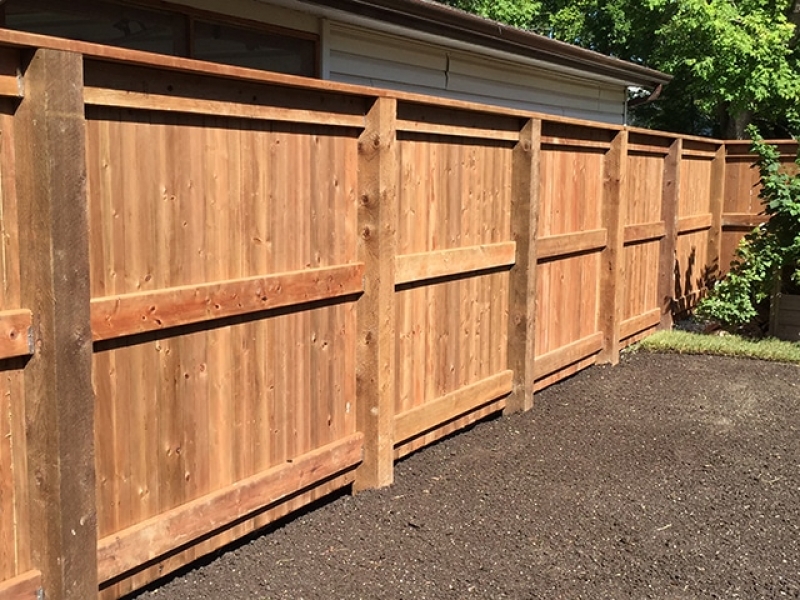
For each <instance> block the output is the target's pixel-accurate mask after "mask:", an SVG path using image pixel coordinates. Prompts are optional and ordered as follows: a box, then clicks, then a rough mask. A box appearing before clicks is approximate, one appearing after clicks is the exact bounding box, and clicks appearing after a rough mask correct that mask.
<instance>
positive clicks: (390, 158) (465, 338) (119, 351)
mask: <svg viewBox="0 0 800 600" xmlns="http://www.w3.org/2000/svg"><path fill="white" fill-rule="evenodd" d="M0 44H2V49H0V97H2V99H1V100H0V154H1V155H2V164H1V165H0V208H2V214H1V215H0V227H1V228H2V247H1V248H2V265H0V269H2V275H3V286H2V289H1V290H0V309H1V310H0V325H2V333H3V338H2V340H1V341H0V357H1V359H0V368H2V383H0V385H2V387H3V389H2V394H0V408H2V411H0V423H2V431H1V432H0V433H2V435H0V526H1V527H0V599H2V600H7V599H9V598H34V597H36V593H37V591H38V590H40V589H42V588H44V589H45V590H46V592H47V597H48V598H81V599H85V598H88V597H91V596H93V595H94V594H95V592H96V590H97V589H98V586H99V589H100V590H101V595H102V596H103V597H106V598H115V597H118V596H120V595H122V594H124V593H127V592H129V591H131V590H134V589H136V588H138V587H141V586H142V585H144V584H146V583H148V582H151V581H153V580H155V579H157V578H158V577H160V576H162V575H164V574H167V573H169V572H170V571H173V570H175V569H176V568H178V567H180V566H183V565H185V564H187V563H188V562H190V561H191V560H193V559H194V558H196V557H199V556H201V555H203V554H206V553H208V552H210V551H212V550H213V549H215V548H218V547H220V546H222V545H224V544H226V543H228V542H230V541H232V540H234V539H237V538H240V537H242V536H243V535H245V534H247V533H249V532H251V531H253V530H254V529H257V528H259V527H262V526H264V525H265V524H267V523H270V522H272V521H274V520H275V519H277V518H279V517H281V516H283V515H285V514H288V513H289V512H291V511H292V510H295V509H297V508H298V507H301V506H303V505H306V504H308V503H309V502H311V501H313V500H314V499H316V498H319V497H321V496H324V495H326V494H328V493H330V492H332V491H334V490H336V489H340V488H343V487H345V486H348V485H350V484H353V485H354V488H355V489H356V490H359V489H365V488H369V487H376V486H381V485H387V484H389V483H391V481H392V477H393V462H394V460H395V459H397V458H399V457H401V456H403V455H406V454H408V453H409V452H412V451H414V450H416V449H418V448H421V447H423V446H425V445H426V444H429V443H431V442H432V441H434V440H436V439H439V438H441V437H442V436H444V435H447V434H449V433H451V432H453V431H456V430H458V429H460V428H463V427H465V426H466V425H468V424H470V423H473V422H475V421H477V420H479V419H481V418H484V417H485V416H487V415H490V414H492V413H496V412H497V411H500V410H503V409H506V410H525V409H527V408H530V406H531V403H532V401H533V392H534V390H536V389H540V388H543V387H545V386H547V385H550V384H552V383H553V382H555V381H558V380H560V379H563V378H564V377H567V376H569V375H571V374H572V373H575V372H576V371H578V370H580V369H582V368H584V367H586V366H588V365H591V364H594V363H595V362H597V361H602V362H611V363H614V362H616V361H617V360H618V357H619V352H620V349H621V348H623V347H624V346H626V345H628V344H630V343H632V342H634V341H636V340H638V339H641V338H642V337H643V336H645V335H647V334H649V333H651V332H652V331H654V330H655V329H657V328H659V327H668V326H670V325H671V319H672V315H673V313H674V312H680V311H683V310H686V309H687V308H690V307H691V306H692V305H693V304H694V303H695V302H696V301H697V299H698V297H699V295H700V294H702V292H703V290H704V289H705V286H706V285H707V282H708V281H709V279H710V278H713V277H714V276H716V275H718V273H719V271H720V266H722V267H724V266H725V265H726V264H727V262H728V260H729V257H730V255H731V253H732V250H733V248H734V246H735V243H736V241H737V240H738V238H740V237H741V236H742V235H743V234H744V233H746V231H747V230H748V228H750V227H752V226H753V225H755V224H756V223H757V222H759V221H760V219H761V217H759V216H758V212H759V211H760V206H759V203H758V201H757V189H756V188H755V187H754V186H755V184H756V182H757V175H754V171H753V169H752V168H751V162H752V157H751V156H750V155H749V154H748V153H747V146H746V145H743V144H742V143H738V142H735V143H729V142H722V141H718V140H707V139H700V138H687V137H679V136H675V135H671V134H666V133H660V132H653V131H643V130H635V129H626V128H621V127H614V126H608V125H603V124H597V123H588V122H578V121H570V120H564V119H557V118H552V117H548V116H544V115H538V114H531V113H524V112H520V111H517V112H514V111H508V110H505V109H493V108H490V107H485V106H478V105H471V104H466V103H462V102H455V101H448V100H442V99H435V98H427V97H421V96H414V95H407V94H398V93H392V92H384V91H377V90H372V89H366V88H359V87H353V86H345V85H339V84H332V83H328V82H319V81H310V80H304V79H300V78H293V77H288V76H281V75H275V74H268V73H260V72H254V71H248V70H243V69H237V68H233V67H226V66H221V65H208V64H205V63H199V62H194V61H190V60H184V59H178V58H168V57H156V56H152V55H148V54H143V53H136V52H130V51H124V50H119V49H112V48H106V47H101V46H93V45H88V44H81V43H76V42H67V41H62V40H55V39H50V38H44V37H37V36H32V35H27V34H20V33H15V32H9V31H2V32H0ZM793 149H794V146H792V147H791V150H793ZM788 150H789V147H788V145H787V157H788V154H789V153H788ZM787 160H788V158H787Z"/></svg>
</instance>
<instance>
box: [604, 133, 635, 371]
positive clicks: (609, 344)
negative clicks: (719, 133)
mask: <svg viewBox="0 0 800 600" xmlns="http://www.w3.org/2000/svg"><path fill="white" fill-rule="evenodd" d="M627 162H628V131H627V130H623V131H620V132H619V133H617V135H616V136H614V140H613V141H612V142H611V148H610V149H609V151H608V153H607V154H606V159H605V178H604V185H603V227H605V229H606V231H607V236H608V237H607V242H606V247H605V249H604V250H603V253H602V255H601V259H600V260H601V265H602V267H601V275H600V302H599V306H600V311H601V313H600V327H601V330H602V332H603V349H602V350H601V351H600V354H599V355H598V357H597V362H599V363H611V364H612V365H615V364H617V363H618V362H619V349H620V336H621V333H620V326H621V324H622V299H623V293H624V287H623V285H622V283H623V281H624V279H625V256H624V254H623V252H624V243H625V214H624V213H625V198H624V195H625V185H626V184H625V173H626V171H627Z"/></svg>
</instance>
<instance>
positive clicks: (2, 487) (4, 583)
mask: <svg viewBox="0 0 800 600" xmlns="http://www.w3.org/2000/svg"><path fill="white" fill-rule="evenodd" d="M19 67H20V56H19V53H17V52H15V51H11V50H2V51H0V235H1V236H2V243H0V259H2V260H0V275H2V286H0V333H2V336H1V337H0V598H3V597H6V595H8V596H9V597H10V596H12V595H14V594H19V595H23V594H29V595H30V596H31V597H32V596H33V594H34V593H35V591H36V590H37V589H38V588H40V587H41V581H40V577H39V574H38V572H37V571H34V570H33V563H32V562H31V558H32V557H31V537H30V529H29V526H30V512H29V497H28V466H27V445H26V426H25V372H24V369H25V364H26V359H27V356H28V355H30V354H31V353H32V351H33V348H32V347H31V337H30V333H31V332H30V328H31V325H32V314H31V312H30V311H29V310H27V309H25V307H23V306H22V302H21V297H20V238H19V235H20V232H19V223H18V207H17V193H16V183H15V164H16V161H15V128H14V114H15V110H16V102H15V100H14V98H16V97H17V95H18V93H19V82H18V79H17V69H18V68H19Z"/></svg>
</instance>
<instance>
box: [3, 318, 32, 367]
mask: <svg viewBox="0 0 800 600" xmlns="http://www.w3.org/2000/svg"><path fill="white" fill-rule="evenodd" d="M32 326H33V314H32V313H31V311H29V310H25V309H21V310H4V311H0V360H2V359H4V358H13V357H15V356H28V355H30V354H33V331H32V329H31V328H32Z"/></svg>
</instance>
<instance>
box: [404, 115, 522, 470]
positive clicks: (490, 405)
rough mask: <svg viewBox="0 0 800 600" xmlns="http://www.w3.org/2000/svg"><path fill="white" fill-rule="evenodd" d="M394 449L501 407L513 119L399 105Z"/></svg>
mask: <svg viewBox="0 0 800 600" xmlns="http://www.w3.org/2000/svg"><path fill="white" fill-rule="evenodd" d="M398 117H399V118H398V165H399V167H398V173H397V177H398V224H397V254H398V256H397V260H396V264H397V273H396V283H397V293H396V322H397V326H396V331H397V338H396V340H397V341H396V344H397V346H396V347H397V364H398V365H401V366H400V367H399V368H398V372H397V378H396V401H395V407H394V411H395V443H396V445H397V450H396V455H397V456H401V455H404V454H407V453H408V452H411V451H413V450H416V449H417V448H420V447H422V446H424V445H426V444H428V443H430V442H432V441H433V440H435V439H438V438H440V437H442V436H444V435H447V434H449V433H452V432H453V431H456V430H457V429H460V428H463V427H464V426H466V425H467V424H469V423H471V422H474V421H475V420H477V419H480V418H482V417H485V416H486V415H487V414H490V413H491V412H494V411H497V410H498V409H500V408H502V407H503V402H502V401H498V398H501V397H503V396H505V395H507V394H508V393H509V392H510V391H511V374H510V371H508V370H507V369H508V367H507V343H508V338H507V322H506V312H507V306H508V297H509V296H508V294H509V279H508V269H509V268H510V266H511V265H512V264H513V263H514V254H515V246H514V244H513V242H511V241H510V227H511V225H510V211H511V176H512V151H513V146H514V143H515V141H516V140H518V139H519V130H520V127H521V123H520V121H519V120H518V119H512V118H499V117H492V116H490V115H475V114H469V113H458V112H457V111H443V110H441V109H435V108H434V107H425V106H423V105H414V104H401V105H399V108H398Z"/></svg>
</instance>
